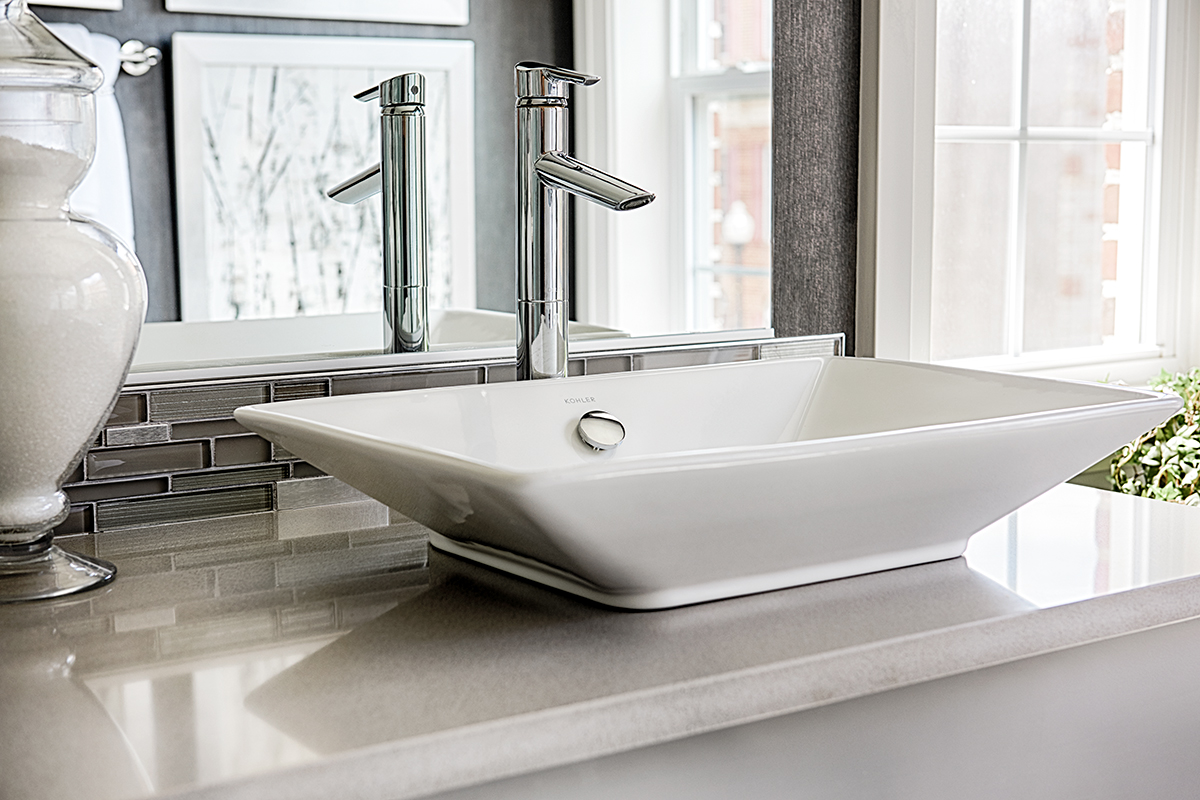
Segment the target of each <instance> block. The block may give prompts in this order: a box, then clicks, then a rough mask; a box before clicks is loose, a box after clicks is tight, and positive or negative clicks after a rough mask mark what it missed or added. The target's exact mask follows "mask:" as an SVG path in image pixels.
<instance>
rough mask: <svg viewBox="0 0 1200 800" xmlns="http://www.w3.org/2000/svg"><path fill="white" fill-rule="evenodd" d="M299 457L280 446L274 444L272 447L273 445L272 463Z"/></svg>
mask: <svg viewBox="0 0 1200 800" xmlns="http://www.w3.org/2000/svg"><path fill="white" fill-rule="evenodd" d="M297 457H298V456H295V455H293V454H292V453H289V452H288V451H287V450H284V449H283V448H282V447H280V446H279V445H277V444H274V443H272V445H271V460H272V461H290V460H291V459H293V458H297Z"/></svg>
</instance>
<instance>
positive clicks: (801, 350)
mask: <svg viewBox="0 0 1200 800" xmlns="http://www.w3.org/2000/svg"><path fill="white" fill-rule="evenodd" d="M845 347H846V337H845V336H844V335H843V334H840V333H839V334H832V335H829V336H803V337H798V338H795V339H782V340H780V341H777V342H770V343H768V344H764V345H760V346H759V356H758V357H759V358H762V359H768V358H803V357H805V356H840V355H845Z"/></svg>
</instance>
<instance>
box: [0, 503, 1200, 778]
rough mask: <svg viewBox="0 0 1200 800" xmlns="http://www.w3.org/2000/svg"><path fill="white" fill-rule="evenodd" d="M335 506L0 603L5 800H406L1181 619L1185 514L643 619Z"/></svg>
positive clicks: (1160, 509) (1081, 510)
mask: <svg viewBox="0 0 1200 800" xmlns="http://www.w3.org/2000/svg"><path fill="white" fill-rule="evenodd" d="M351 505H353V504H347V508H345V509H340V511H342V512H344V513H343V514H342V515H341V516H339V508H338V507H332V509H326V510H324V511H314V512H312V513H313V514H314V519H315V520H316V522H315V523H314V524H313V525H311V526H309V528H308V529H307V530H306V529H298V528H297V527H296V526H295V525H289V526H288V527H287V528H286V529H285V528H284V527H282V526H280V525H278V524H277V521H276V520H275V518H274V515H270V514H266V515H251V517H247V518H234V519H233V520H221V521H215V522H209V523H203V524H200V523H187V524H184V525H179V526H159V527H156V528H147V529H142V530H139V531H122V532H114V533H112V534H101V535H100V537H98V539H97V548H98V549H99V551H100V554H101V555H102V556H107V557H110V558H111V559H112V560H114V561H115V562H116V563H117V565H118V567H119V568H120V569H121V570H122V573H121V577H119V579H118V580H117V582H116V583H115V584H114V585H113V586H111V587H109V588H108V589H106V590H102V591H101V592H100V593H96V594H92V595H84V596H81V597H80V598H79V599H76V600H74V601H60V602H55V603H45V604H37V605H24V606H10V607H0V643H3V644H2V645H0V719H3V720H4V726H5V732H4V734H3V735H2V738H0V796H3V797H6V798H8V797H25V796H29V797H64V798H66V797H76V796H78V797H89V798H101V797H137V796H170V797H189V798H207V797H213V798H216V797H220V798H256V800H257V799H260V798H289V800H292V799H294V798H309V797H311V798H329V797H356V798H381V799H383V798H387V799H395V798H408V797H420V796H425V795H428V794H432V793H436V792H439V791H443V790H448V789H452V788H456V787H462V786H467V785H471V784H477V783H481V782H485V781H488V780H493V779H497V778H500V777H505V776H511V775H517V774H522V773H526V772H530V771H533V770H538V769H543V768H547V767H552V766H556V765H561V764H567V763H572V762H577V761H581V760H585V759H590V758H595V757H598V756H601V755H606V754H611V753H616V752H621V751H624V750H629V749H633V748H637V747H642V746H646V745H650V744H654V743H658V742H664V741H669V740H672V739H678V738H682V737H686V736H689V735H693V734H697V733H700V732H703V731H710V730H716V729H719V728H724V727H729V726H733V725H738V724H741V723H746V722H750V721H754V720H760V719H765V718H769V717H772V716H778V715H782V714H785V713H789V712H794V711H799V710H802V709H806V708H812V707H816V706H819V705H824V704H828V703H833V702H837V701H839V700H845V699H849V698H854V697H861V696H864V695H868V694H873V693H877V692H881V691H885V690H888V689H892V688H896V687H900V686H906V685H911V684H915V683H920V682H923V681H929V680H933V679H936V678H940V677H944V676H948V675H953V674H957V673H962V672H966V671H970V670H975V669H980V668H983V667H987V666H991V665H995V664H1000V663H1004V662H1008V661H1013V660H1017V659H1021V658H1027V657H1030V656H1034V655H1038V654H1042V653H1047V652H1051V651H1054V650H1061V649H1064V648H1069V647H1074V646H1077V645H1081V644H1085V643H1089V642H1095V641H1099V640H1102V639H1106V638H1111V637H1115V636H1121V635H1123V634H1128V633H1134V632H1138V631H1143V630H1147V629H1150V628H1153V627H1157V626H1161V625H1165V624H1169V623H1173V622H1178V621H1182V620H1186V619H1190V618H1194V617H1197V616H1200V591H1198V590H1200V577H1198V576H1200V509H1195V508H1187V507H1183V506H1178V505H1169V504H1165V503H1159V502H1155V501H1149V500H1143V499H1140V498H1132V497H1126V496H1123V495H1117V494H1112V493H1109V492H1102V491H1098V490H1094V489H1088V488H1083V487H1078V486H1070V485H1063V486H1060V487H1058V488H1056V489H1054V490H1052V491H1051V492H1049V493H1047V494H1046V495H1044V496H1043V497H1041V498H1039V499H1037V500H1035V501H1033V502H1032V503H1030V504H1029V505H1027V506H1025V507H1024V508H1022V509H1021V510H1019V511H1018V512H1015V513H1014V514H1013V515H1011V516H1009V517H1007V518H1005V519H1004V520H1001V521H1000V522H997V523H996V524H994V525H992V526H990V527H989V528H987V529H985V530H984V531H981V532H980V533H978V534H976V535H975V537H973V538H972V540H971V544H970V546H969V548H968V551H967V555H966V557H965V558H960V559H954V560H950V561H942V562H938V563H934V564H927V565H923V566H918V567H911V568H907V569H901V570H893V571H890V572H884V573H877V574H873V575H866V576H861V577H857V578H850V579H845V580H840V581H832V582H828V583H822V584H816V585H812V586H807V587H798V588H794V589H787V590H782V591H777V592H771V593H766V594H760V595H754V596H750V597H743V598H737V599H733V600H725V601H720V602H715V603H707V604H703V605H697V606H691V607H686V608H679V609H673V610H668V611H657V612H645V613H631V612H623V611H614V610H611V609H606V608H601V607H599V606H593V605H590V604H587V603H584V602H582V601H579V600H577V599H575V598H572V597H569V596H566V595H562V594H558V593H556V592H553V591H550V590H547V589H543V588H540V587H538V586H534V585H532V584H528V583H524V582H522V581H520V580H517V579H514V578H510V577H507V576H504V575H501V574H499V573H494V572H491V571H489V570H486V569H484V568H481V567H478V566H474V565H472V564H468V563H465V562H461V561H458V560H456V559H453V558H451V557H449V556H444V555H441V554H439V553H436V552H433V553H430V555H429V556H428V562H426V560H425V558H424V552H425V551H424V549H423V540H422V538H421V531H420V530H419V529H418V528H417V527H416V526H414V525H413V524H411V523H409V524H400V525H393V526H389V527H384V528H369V529H361V530H355V529H353V526H352V524H350V523H348V522H347V520H351V521H352V520H353V519H354V518H355V517H354V514H353V513H351V510H350V509H349V506H351ZM339 520H340V521H339ZM317 523H319V524H317ZM304 534H309V535H304ZM736 546H737V541H736V532H734V533H732V534H731V540H730V547H736ZM56 762H67V767H66V768H65V769H55V768H54V765H55V763H56ZM47 776H49V777H47ZM48 781H49V782H51V784H52V785H51V786H48V785H47V782H48Z"/></svg>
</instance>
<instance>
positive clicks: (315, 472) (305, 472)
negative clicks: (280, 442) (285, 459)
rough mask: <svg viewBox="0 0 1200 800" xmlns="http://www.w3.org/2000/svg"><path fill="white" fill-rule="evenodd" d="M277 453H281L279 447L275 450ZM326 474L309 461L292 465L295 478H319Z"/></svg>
mask: <svg viewBox="0 0 1200 800" xmlns="http://www.w3.org/2000/svg"><path fill="white" fill-rule="evenodd" d="M275 452H276V453H278V452H279V448H278V447H276V448H275ZM324 474H325V473H324V472H323V471H322V470H319V469H317V468H316V467H314V466H313V465H312V464H309V463H308V462H307V461H297V462H296V463H295V464H292V477H293V478H319V477H321V476H322V475H324Z"/></svg>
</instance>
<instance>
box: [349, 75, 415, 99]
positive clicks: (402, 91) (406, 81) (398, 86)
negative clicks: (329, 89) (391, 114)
mask: <svg viewBox="0 0 1200 800" xmlns="http://www.w3.org/2000/svg"><path fill="white" fill-rule="evenodd" d="M354 99H355V100H359V101H361V102H363V103H369V102H371V101H372V100H378V101H379V104H380V105H381V106H402V105H414V106H423V105H425V76H424V75H422V74H421V73H419V72H405V73H404V74H403V75H397V76H396V77H394V78H388V79H387V80H386V81H384V82H383V83H381V84H379V85H378V86H372V87H371V88H369V89H363V90H362V91H361V92H359V93H358V94H356V95H354Z"/></svg>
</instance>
